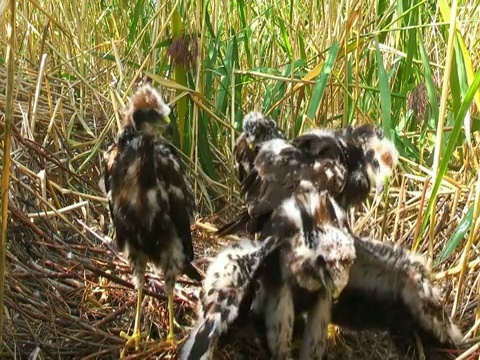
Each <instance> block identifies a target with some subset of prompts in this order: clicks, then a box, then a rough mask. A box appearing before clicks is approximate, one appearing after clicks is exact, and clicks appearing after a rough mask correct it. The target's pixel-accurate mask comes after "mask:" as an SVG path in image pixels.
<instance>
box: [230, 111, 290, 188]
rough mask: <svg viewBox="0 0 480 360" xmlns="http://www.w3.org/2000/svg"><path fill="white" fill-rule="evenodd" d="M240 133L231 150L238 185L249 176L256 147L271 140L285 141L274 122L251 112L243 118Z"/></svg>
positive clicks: (258, 113)
mask: <svg viewBox="0 0 480 360" xmlns="http://www.w3.org/2000/svg"><path fill="white" fill-rule="evenodd" d="M242 129H243V131H242V133H241V134H240V136H239V137H238V138H237V140H236V142H235V146H234V148H233V157H234V159H235V167H236V169H237V175H238V180H239V181H240V183H242V181H243V180H244V179H245V177H246V176H247V175H248V174H250V172H251V171H252V169H253V163H254V161H255V158H256V156H257V154H258V146H259V145H260V144H261V143H263V142H264V141H268V140H271V139H285V136H284V135H283V133H282V131H281V130H280V129H279V128H278V127H277V124H276V123H275V121H274V120H273V119H271V118H269V117H266V116H265V115H263V114H262V113H261V112H256V111H251V112H249V113H248V114H247V115H245V116H244V118H243V124H242Z"/></svg>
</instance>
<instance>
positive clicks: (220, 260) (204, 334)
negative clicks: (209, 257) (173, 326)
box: [180, 192, 355, 360]
mask: <svg viewBox="0 0 480 360" xmlns="http://www.w3.org/2000/svg"><path fill="white" fill-rule="evenodd" d="M278 257H281V258H282V260H281V261H280V262H277V261H275V259H277V258H278ZM272 259H273V261H272ZM354 260H355V248H354V246H353V238H352V237H351V235H350V233H349V228H348V224H347V221H346V217H345V214H344V212H343V210H342V209H341V208H340V207H339V206H338V204H336V202H335V201H334V200H333V198H332V197H331V196H330V195H329V194H328V193H327V192H322V193H317V192H304V193H298V194H294V195H293V196H292V197H291V198H289V199H287V200H285V201H284V202H283V203H282V204H281V205H280V206H279V207H278V209H277V210H276V211H274V213H273V214H272V216H271V218H270V220H269V221H268V223H267V224H266V226H265V228H264V229H263V231H262V233H261V241H259V242H250V241H248V240H243V241H242V242H241V243H239V244H237V245H235V246H233V247H231V248H227V249H226V250H223V251H222V252H221V253H220V254H219V255H218V256H217V257H216V258H215V260H214V262H213V263H212V264H211V265H210V267H209V269H208V270H207V274H206V278H205V280H204V284H203V285H204V286H203V289H202V298H201V306H200V308H199V318H198V320H197V323H196V325H195V327H194V330H193V331H192V333H191V334H190V335H189V337H188V339H187V341H186V343H185V344H184V346H183V348H182V351H181V355H180V359H182V360H187V359H189V360H194V359H197V360H199V359H209V358H211V356H212V351H213V348H214V346H215V343H216V341H217V339H218V337H219V336H220V335H221V334H222V333H224V332H226V331H227V329H228V327H229V325H230V324H231V323H232V322H233V321H234V320H235V319H236V317H237V316H238V312H239V308H240V306H241V305H242V302H243V301H244V300H245V297H246V296H247V293H248V291H251V287H250V285H251V284H252V281H254V280H255V279H257V278H260V279H262V280H263V279H265V277H268V280H267V281H266V283H267V284H268V289H267V290H266V291H265V293H266V297H265V299H266V303H265V312H264V314H265V324H266V326H267V340H268V343H269V348H270V351H271V353H272V356H273V358H275V359H277V358H278V359H279V358H283V356H287V355H288V354H289V353H290V346H291V341H292V336H293V317H294V313H295V306H296V305H295V302H294V294H295V291H296V289H302V290H304V291H306V292H307V293H308V294H309V295H310V296H311V298H312V300H311V304H312V305H311V307H310V308H309V309H307V311H308V317H309V323H308V330H307V331H305V335H304V340H303V342H302V344H303V346H302V355H301V358H302V359H320V358H321V355H322V354H323V352H324V351H325V348H326V339H327V325H328V322H329V320H330V313H331V308H330V307H331V301H332V297H333V296H334V295H338V294H339V293H340V292H341V291H342V289H343V287H345V286H346V284H347V282H348V274H349V268H350V266H351V265H352V263H353V261H354ZM270 265H273V267H271V266H270ZM277 267H278V269H277ZM272 272H273V273H275V274H277V275H278V276H279V278H278V280H277V281H271V280H272V279H271V278H270V276H269V275H271V274H272Z"/></svg>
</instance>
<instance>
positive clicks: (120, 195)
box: [103, 83, 203, 357]
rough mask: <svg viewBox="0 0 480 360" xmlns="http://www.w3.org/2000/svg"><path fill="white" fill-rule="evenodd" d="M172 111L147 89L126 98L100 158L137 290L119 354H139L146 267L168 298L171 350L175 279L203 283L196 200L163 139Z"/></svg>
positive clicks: (118, 233)
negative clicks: (196, 248)
mask: <svg viewBox="0 0 480 360" xmlns="http://www.w3.org/2000/svg"><path fill="white" fill-rule="evenodd" d="M170 111H171V110H170V108H169V107H168V105H167V104H166V103H165V102H164V101H163V99H162V96H161V94H160V92H159V91H158V90H157V89H155V88H154V87H153V86H152V85H151V84H150V83H145V84H143V85H141V86H139V87H138V88H137V90H136V91H135V92H134V93H133V94H132V95H131V96H130V97H129V101H128V105H127V106H126V108H125V109H124V116H123V123H122V125H123V126H122V129H121V131H120V132H119V135H118V137H117V141H116V142H114V143H113V144H112V145H110V146H109V148H108V149H107V151H106V152H105V154H104V164H103V165H104V174H103V179H104V180H103V182H104V187H105V191H106V195H107V199H108V206H109V210H110V216H111V219H112V223H113V227H114V229H115V242H116V245H117V247H118V249H119V250H120V251H122V252H123V253H124V254H125V256H126V258H127V259H128V261H129V263H130V264H131V266H132V267H133V280H134V285H135V288H136V290H137V307H136V315H135V325H134V331H133V334H132V335H127V334H126V333H125V332H121V333H120V335H121V336H122V337H123V338H125V339H126V344H125V346H124V349H123V350H122V354H121V356H122V357H123V355H124V353H125V351H126V349H127V348H128V347H129V346H130V345H131V344H132V343H135V348H136V349H137V350H138V348H139V344H140V340H141V338H142V337H143V336H144V334H142V333H141V332H140V316H141V303H142V292H143V288H144V282H145V271H146V267H147V265H148V264H149V265H151V266H152V267H153V270H154V271H155V272H156V273H160V272H162V273H163V275H164V278H165V289H166V292H167V295H168V314H169V332H168V336H167V339H166V343H167V344H169V345H172V346H173V345H175V336H174V328H173V292H174V285H175V281H176V277H177V275H179V274H181V273H184V274H186V275H187V276H189V277H190V278H192V279H193V280H196V281H199V282H200V281H201V280H202V278H203V277H202V275H201V273H200V272H199V271H198V270H197V269H196V268H195V266H194V265H193V264H192V263H191V262H192V261H193V258H194V252H193V245H192V236H191V230H190V225H191V224H192V221H193V216H194V212H195V197H194V193H193V191H192V188H191V185H190V183H189V180H188V178H187V176H186V173H185V171H184V170H183V167H182V163H181V160H180V158H179V155H178V154H177V151H176V149H175V147H174V146H173V145H172V144H170V143H169V142H167V141H166V140H165V139H164V138H163V137H162V133H163V132H164V131H165V129H166V128H167V127H168V126H169V123H170V119H169V114H170Z"/></svg>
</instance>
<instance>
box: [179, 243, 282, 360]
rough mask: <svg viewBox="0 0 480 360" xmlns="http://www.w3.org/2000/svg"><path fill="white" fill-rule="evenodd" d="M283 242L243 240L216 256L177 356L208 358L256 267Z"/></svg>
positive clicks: (235, 309) (197, 359)
mask: <svg viewBox="0 0 480 360" xmlns="http://www.w3.org/2000/svg"><path fill="white" fill-rule="evenodd" d="M283 243H284V238H283V237H275V236H271V237H268V238H267V239H265V241H263V242H262V243H254V242H252V241H250V240H247V239H244V240H241V241H240V242H238V243H237V244H236V245H234V246H232V247H229V248H227V249H225V250H223V251H221V252H220V253H219V254H218V255H217V256H216V258H215V260H214V261H213V262H212V263H211V264H210V266H209V268H208V270H207V273H206V277H205V280H204V284H203V285H204V286H203V289H202V292H201V306H200V311H199V317H198V320H197V322H196V324H195V326H194V329H193V330H192V332H191V333H190V335H189V337H188V339H187V341H186V342H185V345H184V346H183V348H182V350H181V355H180V359H182V360H187V359H189V360H193V359H196V360H199V359H209V358H211V351H212V350H213V347H214V344H215V343H216V340H217V339H218V337H219V336H220V335H221V334H223V333H225V332H226V331H227V329H228V327H229V325H231V324H232V323H233V322H234V321H235V319H236V318H237V316H238V312H239V308H240V306H241V305H242V302H243V301H244V298H245V296H246V295H247V293H248V289H249V287H250V285H251V282H252V280H253V279H254V278H255V276H256V272H257V270H258V269H259V267H260V266H261V265H262V264H263V262H264V260H265V258H266V257H267V256H268V255H269V254H271V253H272V252H273V251H274V250H275V249H278V248H279V247H280V246H281V245H282V244H283Z"/></svg>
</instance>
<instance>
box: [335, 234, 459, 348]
mask: <svg viewBox="0 0 480 360" xmlns="http://www.w3.org/2000/svg"><path fill="white" fill-rule="evenodd" d="M354 244H355V250H356V255H357V259H356V261H355V262H354V265H353V266H352V268H351V270H350V276H349V281H348V284H347V286H346V288H345V289H344V290H343V292H342V293H341V294H340V297H339V299H338V302H337V303H336V304H335V305H334V306H333V322H334V323H336V324H339V325H340V326H345V327H351V328H357V329H369V328H370V329H371V328H376V329H387V330H391V331H394V332H399V333H403V334H404V333H405V332H407V333H411V331H412V330H418V331H419V333H420V334H421V335H423V337H424V339H425V340H426V341H430V342H433V343H436V344H442V345H456V344H458V343H459V342H460V341H461V339H462V334H461V332H460V330H459V329H458V327H457V326H456V325H455V324H454V323H453V322H452V320H451V319H450V318H449V317H448V315H447V314H446V312H445V310H444V308H443V306H442V303H441V300H440V293H439V290H438V289H437V288H436V287H435V286H434V285H433V284H432V282H431V280H430V274H429V272H428V270H427V269H426V267H425V266H424V264H423V262H422V261H421V260H420V257H418V256H416V255H412V254H409V253H407V252H406V251H405V250H404V249H402V248H401V247H399V246H394V245H390V244H387V243H384V242H380V241H376V240H372V239H362V238H358V237H356V238H355V242H354Z"/></svg>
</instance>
